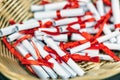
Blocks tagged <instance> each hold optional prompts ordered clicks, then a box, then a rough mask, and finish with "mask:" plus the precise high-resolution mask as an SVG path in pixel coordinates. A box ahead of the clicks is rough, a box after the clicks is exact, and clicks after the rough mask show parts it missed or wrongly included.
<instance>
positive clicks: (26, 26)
mask: <svg viewBox="0 0 120 80" xmlns="http://www.w3.org/2000/svg"><path fill="white" fill-rule="evenodd" d="M39 26H40V23H39V22H37V21H34V22H33V21H32V22H31V21H30V23H25V24H20V25H18V26H16V31H21V30H28V29H32V28H36V27H39Z"/></svg>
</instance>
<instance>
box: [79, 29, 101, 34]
mask: <svg viewBox="0 0 120 80" xmlns="http://www.w3.org/2000/svg"><path fill="white" fill-rule="evenodd" d="M79 31H80V32H88V33H90V34H96V33H97V32H98V31H99V29H98V28H97V29H95V28H85V29H80V30H79Z"/></svg>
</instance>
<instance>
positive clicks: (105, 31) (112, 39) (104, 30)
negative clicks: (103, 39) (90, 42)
mask: <svg viewBox="0 0 120 80" xmlns="http://www.w3.org/2000/svg"><path fill="white" fill-rule="evenodd" d="M103 32H104V34H105V35H107V34H110V33H111V30H110V28H109V27H108V25H107V24H105V25H104V27H103ZM110 42H112V43H115V42H117V39H116V38H115V37H113V38H111V39H110Z"/></svg>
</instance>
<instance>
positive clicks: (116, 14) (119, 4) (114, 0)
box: [111, 0, 120, 44]
mask: <svg viewBox="0 0 120 80" xmlns="http://www.w3.org/2000/svg"><path fill="white" fill-rule="evenodd" d="M111 4H112V6H111V7H112V12H113V18H114V24H115V25H116V24H120V1H119V0H111ZM117 43H118V44H120V35H118V36H117Z"/></svg>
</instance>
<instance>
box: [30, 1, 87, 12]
mask: <svg viewBox="0 0 120 80" xmlns="http://www.w3.org/2000/svg"><path fill="white" fill-rule="evenodd" d="M67 4H70V3H69V2H68V1H62V2H54V3H50V4H45V5H32V6H31V11H32V12H36V11H43V10H44V11H52V10H61V9H63V8H64V7H65V5H67ZM78 4H79V5H80V7H84V6H85V2H78Z"/></svg>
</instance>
